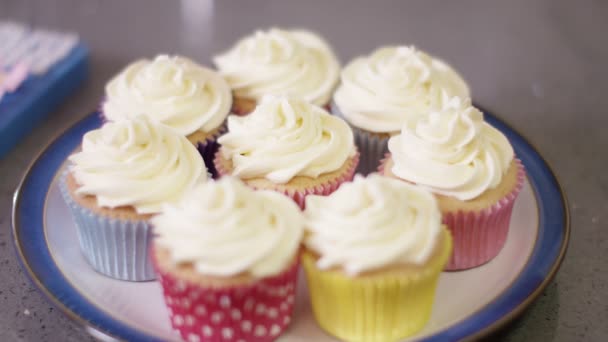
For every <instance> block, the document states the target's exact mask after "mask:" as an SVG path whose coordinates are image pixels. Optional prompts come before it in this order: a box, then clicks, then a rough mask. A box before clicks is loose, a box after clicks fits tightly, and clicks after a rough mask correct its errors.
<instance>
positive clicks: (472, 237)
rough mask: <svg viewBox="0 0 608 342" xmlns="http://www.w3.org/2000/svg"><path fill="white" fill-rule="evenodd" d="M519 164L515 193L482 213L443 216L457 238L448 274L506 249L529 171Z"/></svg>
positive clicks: (477, 263)
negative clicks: (514, 215)
mask: <svg viewBox="0 0 608 342" xmlns="http://www.w3.org/2000/svg"><path fill="white" fill-rule="evenodd" d="M389 158H390V154H386V155H385V158H384V159H382V161H381V162H380V166H378V172H379V173H380V174H384V168H385V166H386V162H387V161H388V160H389ZM515 163H516V164H517V168H518V171H517V183H516V185H515V187H514V188H513V190H512V191H511V192H510V193H509V194H507V195H506V196H505V197H503V198H502V199H500V200H499V201H498V202H497V203H496V204H494V205H492V206H491V207H489V208H487V209H484V210H482V211H458V212H448V213H443V223H444V224H445V225H446V226H448V229H449V230H450V232H451V233H452V238H453V252H452V257H451V258H450V261H449V262H448V264H447V266H446V268H445V270H446V271H459V270H466V269H469V268H473V267H478V266H481V265H483V264H485V263H487V262H489V261H491V260H492V259H494V258H495V257H496V256H497V255H498V253H500V251H501V250H502V248H503V246H504V245H505V242H506V241H507V236H508V234H509V225H510V223H511V214H512V212H513V206H514V204H515V200H516V199H517V196H518V195H519V193H520V192H521V189H522V188H523V184H524V179H525V176H526V172H525V169H524V166H523V164H522V163H521V161H520V160H519V159H517V158H515Z"/></svg>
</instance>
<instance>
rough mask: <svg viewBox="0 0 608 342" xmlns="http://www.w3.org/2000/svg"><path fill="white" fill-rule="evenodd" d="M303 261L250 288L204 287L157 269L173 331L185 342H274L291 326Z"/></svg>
mask: <svg viewBox="0 0 608 342" xmlns="http://www.w3.org/2000/svg"><path fill="white" fill-rule="evenodd" d="M298 267H299V262H294V263H293V264H292V265H291V266H290V267H289V268H287V269H286V270H285V271H283V272H282V273H280V274H278V275H276V276H272V277H267V278H263V279H260V280H259V281H257V282H255V283H251V284H247V285H240V286H232V287H225V288H217V287H205V286H203V285H198V284H194V283H190V282H187V281H183V280H180V279H177V278H176V277H175V276H174V275H172V274H170V273H167V272H162V271H160V269H159V268H158V267H157V271H158V279H159V281H160V283H161V285H162V288H163V295H164V299H165V304H166V305H167V308H168V311H169V319H170V321H171V326H172V327H173V329H174V330H176V331H177V332H178V333H179V335H180V336H181V338H182V339H183V340H184V341H218V342H219V341H222V342H225V341H248V342H249V341H251V342H269V341H274V340H276V339H277V338H278V337H279V336H280V335H281V334H282V333H283V332H284V331H285V329H287V327H288V326H289V324H290V322H291V319H292V314H293V307H294V304H295V295H296V284H297V277H298Z"/></svg>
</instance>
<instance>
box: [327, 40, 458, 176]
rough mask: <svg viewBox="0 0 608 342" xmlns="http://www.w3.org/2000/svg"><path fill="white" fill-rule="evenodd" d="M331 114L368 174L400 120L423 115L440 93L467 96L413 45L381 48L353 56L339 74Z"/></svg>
mask: <svg viewBox="0 0 608 342" xmlns="http://www.w3.org/2000/svg"><path fill="white" fill-rule="evenodd" d="M341 79H342V82H341V84H340V86H339V88H338V90H337V91H336V93H335V95H334V98H333V99H334V101H333V106H332V112H333V113H334V114H336V115H339V116H341V117H343V118H344V119H345V120H346V121H347V122H348V123H349V124H350V125H351V127H352V129H353V131H354V134H355V141H356V144H357V146H358V147H359V150H360V151H361V163H360V166H359V171H360V172H362V173H364V174H367V173H369V172H373V171H374V170H375V168H376V166H377V165H378V161H379V160H380V159H382V157H383V156H384V154H385V153H386V149H387V146H386V144H387V142H388V139H389V138H390V137H391V136H392V135H395V134H397V133H399V130H400V129H401V126H402V124H403V122H404V120H406V119H408V118H410V117H412V116H415V115H417V114H419V113H422V112H424V111H425V110H427V109H428V108H429V107H431V106H433V105H434V104H435V103H436V102H437V100H439V99H440V97H441V91H442V89H443V91H446V92H447V93H448V94H451V95H457V96H460V97H469V89H468V87H467V84H466V83H465V81H464V80H463V79H462V78H461V76H460V75H458V74H457V73H456V72H455V71H454V70H453V69H452V68H451V67H450V66H448V65H447V64H445V63H444V62H442V61H440V60H438V59H436V58H434V57H431V56H429V55H427V54H426V53H424V52H422V51H419V50H416V49H415V48H414V47H406V46H391V47H382V48H380V49H378V50H376V51H374V52H373V53H372V54H371V55H369V56H364V57H358V58H355V60H353V61H352V62H351V63H350V64H348V65H347V66H346V67H345V68H344V70H343V71H342V75H341Z"/></svg>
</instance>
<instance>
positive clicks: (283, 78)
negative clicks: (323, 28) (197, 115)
mask: <svg viewBox="0 0 608 342" xmlns="http://www.w3.org/2000/svg"><path fill="white" fill-rule="evenodd" d="M214 62H215V64H216V65H217V67H218V69H219V70H220V72H221V73H222V74H223V75H224V76H225V77H226V80H227V81H228V83H230V85H231V86H232V88H233V90H234V92H235V95H236V96H238V97H243V98H251V99H255V100H260V99H261V98H262V97H263V96H264V95H266V94H273V95H290V96H296V97H301V98H303V99H305V100H307V101H309V102H312V103H314V104H317V105H321V106H322V105H325V104H327V103H328V102H329V99H330V98H331V93H332V91H333V89H334V87H335V86H336V84H337V83H338V77H339V72H340V65H339V63H338V61H337V59H336V57H335V55H334V53H333V52H332V50H331V48H330V47H329V45H328V44H327V43H326V42H325V41H324V40H323V39H321V38H320V37H319V36H317V35H316V34H314V33H312V32H308V31H303V30H290V31H286V30H281V29H277V28H272V29H270V30H268V31H256V32H255V33H254V34H253V35H251V36H249V37H246V38H244V39H242V40H240V41H239V42H237V43H236V45H235V46H234V47H233V48H232V49H230V50H229V51H227V52H225V53H223V54H221V55H219V56H216V57H215V58H214Z"/></svg>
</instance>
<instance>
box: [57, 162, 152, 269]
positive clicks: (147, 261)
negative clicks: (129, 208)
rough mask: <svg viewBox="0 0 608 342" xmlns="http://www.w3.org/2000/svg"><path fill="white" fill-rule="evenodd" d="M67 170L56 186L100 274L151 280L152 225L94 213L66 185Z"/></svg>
mask: <svg viewBox="0 0 608 342" xmlns="http://www.w3.org/2000/svg"><path fill="white" fill-rule="evenodd" d="M66 177H67V172H66V173H64V175H63V176H62V177H61V180H60V184H59V187H60V189H61V194H62V195H63V198H64V200H65V202H66V204H67V205H68V208H69V209H70V212H71V214H72V217H73V218H74V223H76V227H77V232H78V241H79V242H80V250H81V251H82V253H83V254H84V256H85V258H86V260H87V261H88V262H89V264H90V265H91V266H92V267H93V268H94V269H95V270H96V271H97V272H99V273H101V274H103V275H106V276H108V277H111V278H115V279H120V280H128V281H148V280H154V279H155V278H156V274H155V272H154V268H153V265H152V261H151V258H150V255H149V244H150V243H151V241H152V227H151V225H150V224H149V223H148V222H146V221H143V220H141V221H129V220H121V219H117V218H110V217H106V216H103V215H100V214H97V213H95V212H93V211H91V210H90V209H87V208H85V207H83V206H81V205H79V204H78V203H76V201H74V199H73V198H72V195H71V194H70V193H69V190H68V188H67V184H66Z"/></svg>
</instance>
